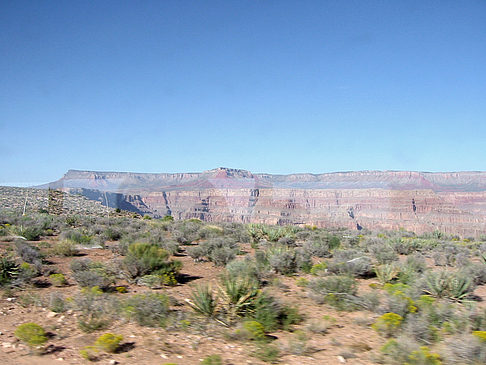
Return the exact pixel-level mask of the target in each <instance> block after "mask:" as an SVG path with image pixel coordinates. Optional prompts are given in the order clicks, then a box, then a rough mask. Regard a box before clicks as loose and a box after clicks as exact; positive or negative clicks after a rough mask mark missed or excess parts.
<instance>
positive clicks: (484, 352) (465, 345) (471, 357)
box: [444, 334, 486, 365]
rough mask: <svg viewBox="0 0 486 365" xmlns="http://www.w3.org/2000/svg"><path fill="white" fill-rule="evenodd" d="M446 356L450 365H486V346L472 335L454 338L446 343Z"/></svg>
mask: <svg viewBox="0 0 486 365" xmlns="http://www.w3.org/2000/svg"><path fill="white" fill-rule="evenodd" d="M445 347H446V349H445V351H444V352H445V354H446V359H447V363H449V364H474V365H475V364H485V363H486V346H485V345H484V342H483V341H482V340H480V339H479V338H477V337H476V336H474V335H471V334H463V335H459V336H454V337H452V338H450V339H449V340H447V341H446V343H445Z"/></svg>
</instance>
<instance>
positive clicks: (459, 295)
mask: <svg viewBox="0 0 486 365" xmlns="http://www.w3.org/2000/svg"><path fill="white" fill-rule="evenodd" d="M425 286H426V288H425V292H426V293H427V294H430V295H432V296H433V297H436V298H448V299H450V300H455V301H462V300H464V299H466V297H467V296H468V295H469V294H470V293H471V292H472V291H473V290H474V284H473V282H472V280H471V279H470V278H468V277H466V276H464V275H462V274H460V273H456V272H449V271H438V272H430V273H428V274H427V276H426V277H425Z"/></svg>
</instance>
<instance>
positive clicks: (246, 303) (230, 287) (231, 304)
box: [218, 275, 259, 321]
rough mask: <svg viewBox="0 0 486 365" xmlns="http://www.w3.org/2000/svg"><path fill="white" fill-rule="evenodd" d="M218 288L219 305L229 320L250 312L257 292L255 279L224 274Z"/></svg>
mask: <svg viewBox="0 0 486 365" xmlns="http://www.w3.org/2000/svg"><path fill="white" fill-rule="evenodd" d="M218 289H219V294H220V297H221V305H222V307H223V310H224V312H225V313H226V315H227V317H228V320H229V321H233V320H234V319H235V318H237V317H242V316H244V315H247V314H250V313H251V312H252V310H253V307H254V302H255V299H256V297H257V296H258V294H259V290H258V283H257V282H256V280H254V279H252V278H247V277H234V276H230V275H224V276H222V277H221V284H220V286H219V288H218Z"/></svg>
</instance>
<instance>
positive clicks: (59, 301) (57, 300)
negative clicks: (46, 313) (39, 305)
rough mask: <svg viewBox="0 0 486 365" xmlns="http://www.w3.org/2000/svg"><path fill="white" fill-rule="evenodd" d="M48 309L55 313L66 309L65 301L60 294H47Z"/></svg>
mask: <svg viewBox="0 0 486 365" xmlns="http://www.w3.org/2000/svg"><path fill="white" fill-rule="evenodd" d="M49 309H50V310H51V311H53V312H55V313H62V312H65V311H66V301H65V300H64V297H63V296H62V295H61V294H58V293H51V295H50V296H49Z"/></svg>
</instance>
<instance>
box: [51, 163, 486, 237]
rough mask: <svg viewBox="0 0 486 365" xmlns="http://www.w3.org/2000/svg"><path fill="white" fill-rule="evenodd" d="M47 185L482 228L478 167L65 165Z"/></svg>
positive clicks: (177, 212) (105, 197) (376, 224)
mask: <svg viewBox="0 0 486 365" xmlns="http://www.w3.org/2000/svg"><path fill="white" fill-rule="evenodd" d="M49 186H51V187H55V188H61V189H64V190H69V191H71V192H77V193H79V194H82V195H84V196H86V197H88V198H90V199H93V200H98V201H100V202H101V203H102V204H105V205H108V206H111V207H118V208H121V209H125V210H131V211H135V212H137V213H141V214H150V215H152V216H154V217H163V216H164V215H167V214H170V215H172V216H173V217H175V218H176V219H185V218H199V219H202V220H205V221H225V222H243V223H250V222H251V223H268V224H312V225H316V226H319V227H325V226H333V227H347V228H352V229H362V228H366V229H371V230H380V229H385V230H395V229H406V230H410V231H414V232H416V233H423V232H431V231H435V230H439V231H442V232H445V233H450V234H456V235H460V236H463V237H467V236H475V237H477V236H479V235H482V234H486V173H485V172H453V173H424V172H404V171H362V172H343V173H330V174H318V175H314V174H292V175H270V174H252V173H251V172H248V171H245V170H237V169H227V168H218V169H214V170H210V171H206V172H202V173H189V174H185V173H179V174H140V173H116V172H90V171H69V172H68V173H67V174H66V175H65V176H64V177H63V178H62V179H60V180H58V181H56V182H54V183H51V184H49Z"/></svg>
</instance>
